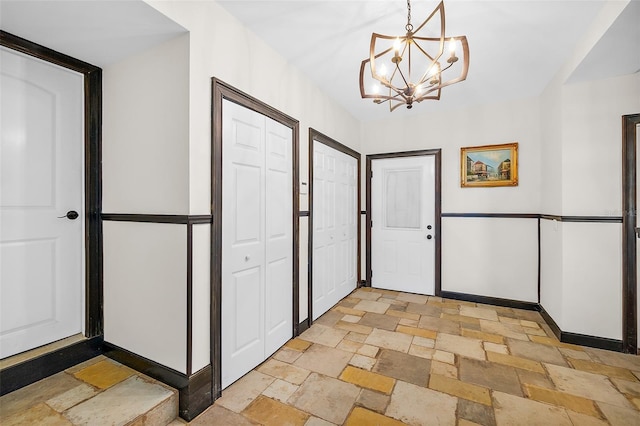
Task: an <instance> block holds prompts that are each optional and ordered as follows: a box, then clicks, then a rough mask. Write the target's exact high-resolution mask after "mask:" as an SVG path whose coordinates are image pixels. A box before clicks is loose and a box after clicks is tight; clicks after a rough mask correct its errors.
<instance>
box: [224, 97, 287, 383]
mask: <svg viewBox="0 0 640 426" xmlns="http://www.w3.org/2000/svg"><path fill="white" fill-rule="evenodd" d="M222 126H223V129H222V132H223V136H222V144H223V150H222V151H223V154H222V163H223V166H222V181H223V182H222V204H223V206H222V228H223V230H222V387H223V388H225V387H227V386H228V385H230V384H231V383H233V382H234V381H236V380H237V379H239V378H240V377H242V376H243V375H244V374H246V373H247V372H249V371H250V370H251V369H253V368H254V367H255V366H257V365H258V364H260V363H261V362H262V361H264V360H265V359H266V358H267V357H268V356H269V355H271V353H273V352H274V351H275V350H277V349H278V348H279V347H280V346H282V345H283V344H284V343H285V342H286V341H287V340H288V339H290V338H291V336H292V330H293V327H292V298H293V295H292V292H293V288H292V279H293V277H292V258H293V239H292V225H291V220H292V171H291V168H292V165H291V164H292V162H291V141H292V138H291V129H289V128H287V127H285V126H282V125H280V124H278V123H276V122H274V121H273V120H271V119H269V118H267V117H265V116H264V115H261V114H259V113H256V112H254V111H252V110H250V109H247V108H245V107H242V106H240V105H237V104H235V103H233V102H229V101H224V102H223V124H222Z"/></svg>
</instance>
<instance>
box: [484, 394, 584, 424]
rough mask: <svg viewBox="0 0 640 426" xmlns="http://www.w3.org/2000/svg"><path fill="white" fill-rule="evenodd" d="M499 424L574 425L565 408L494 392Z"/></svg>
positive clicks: (497, 422) (494, 403)
mask: <svg viewBox="0 0 640 426" xmlns="http://www.w3.org/2000/svg"><path fill="white" fill-rule="evenodd" d="M493 405H494V407H495V416H496V424H497V425H498V426H502V425H505V426H516V425H522V426H549V425H553V426H573V423H572V422H571V419H570V418H569V415H568V414H567V412H566V410H565V409H564V408H559V407H555V406H553V405H549V404H544V403H541V402H537V401H532V400H530V399H525V398H520V397H519V396H514V395H509V394H506V393H502V392H494V393H493Z"/></svg>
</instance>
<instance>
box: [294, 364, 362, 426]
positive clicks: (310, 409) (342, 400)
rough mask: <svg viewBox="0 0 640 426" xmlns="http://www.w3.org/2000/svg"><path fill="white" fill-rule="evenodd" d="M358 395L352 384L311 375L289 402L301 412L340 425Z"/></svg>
mask: <svg viewBox="0 0 640 426" xmlns="http://www.w3.org/2000/svg"><path fill="white" fill-rule="evenodd" d="M359 394H360V388H359V387H358V386H356V385H354V384H351V383H346V382H343V381H341V380H338V379H334V378H332V377H326V376H322V375H320V374H317V373H312V374H311V375H310V376H309V378H308V379H307V380H305V382H304V383H303V384H302V386H300V388H299V389H298V390H297V391H296V393H294V394H293V395H292V396H291V398H290V399H289V401H290V403H291V404H292V405H293V406H294V407H296V408H298V409H300V410H302V411H305V412H307V413H310V414H313V415H314V416H316V417H320V418H321V419H324V420H327V421H329V422H332V423H335V424H342V423H343V422H344V421H345V419H346V418H347V415H349V412H350V411H351V407H352V406H353V404H354V403H355V401H356V398H357V397H358V395H359Z"/></svg>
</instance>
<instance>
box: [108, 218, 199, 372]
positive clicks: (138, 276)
mask: <svg viewBox="0 0 640 426" xmlns="http://www.w3.org/2000/svg"><path fill="white" fill-rule="evenodd" d="M103 226H104V339H105V341H106V342H109V343H113V344H115V345H117V346H120V347H121V348H124V349H127V350H128V351H130V352H133V353H135V354H138V355H141V356H143V357H145V358H148V359H151V360H153V361H156V362H158V363H160V364H163V365H166V366H167V367H170V368H173V369H174V370H176V371H180V372H182V373H186V366H187V364H186V355H187V352H186V342H187V337H186V331H187V288H186V285H185V279H186V276H187V251H186V248H187V233H186V227H185V226H184V225H174V224H159V223H130V222H104V225H103Z"/></svg>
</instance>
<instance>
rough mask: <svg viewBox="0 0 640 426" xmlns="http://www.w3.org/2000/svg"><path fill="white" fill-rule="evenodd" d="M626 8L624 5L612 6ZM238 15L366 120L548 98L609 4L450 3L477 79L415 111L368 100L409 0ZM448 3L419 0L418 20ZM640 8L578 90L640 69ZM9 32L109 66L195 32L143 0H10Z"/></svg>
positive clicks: (451, 30) (2, 2)
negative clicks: (365, 71)
mask: <svg viewBox="0 0 640 426" xmlns="http://www.w3.org/2000/svg"><path fill="white" fill-rule="evenodd" d="M609 1H615V0H609ZM219 3H221V4H222V5H223V6H224V7H225V8H226V9H227V10H228V11H229V12H230V13H232V14H233V15H235V16H236V17H237V18H238V19H239V20H240V21H241V22H242V23H243V24H244V25H246V26H247V27H248V28H249V29H250V30H251V31H253V32H254V33H255V34H257V35H258V36H259V37H260V38H262V39H263V40H265V42H266V43H268V44H269V45H271V46H272V47H273V49H274V50H276V51H277V52H279V53H280V54H281V55H282V56H284V57H285V58H286V59H287V60H288V61H289V62H290V63H292V64H293V65H294V66H296V67H298V68H299V69H300V70H301V71H302V72H304V73H305V74H307V75H308V76H309V78H310V79H311V80H312V81H314V82H315V83H316V84H317V85H318V86H319V87H320V88H321V89H323V90H324V91H325V92H326V93H327V94H328V95H329V96H331V97H332V98H334V99H335V100H336V101H337V102H339V103H340V104H341V105H342V106H343V107H344V108H345V109H346V110H348V111H349V112H351V113H352V114H353V115H354V116H355V117H357V118H359V119H361V120H371V119H377V118H385V117H389V116H390V114H393V116H394V117H396V116H405V115H408V114H412V115H413V114H420V113H423V112H425V111H426V112H429V111H436V110H442V109H457V108H462V107H466V106H471V105H478V104H487V103H493V102H499V101H503V100H508V99H515V98H526V97H531V96H537V95H539V94H540V93H541V92H542V90H543V89H544V88H545V87H546V85H547V84H548V82H549V81H550V80H551V79H552V77H553V76H554V75H555V74H556V73H557V72H558V70H559V69H560V68H561V67H562V65H563V64H564V62H565V61H566V59H567V57H569V56H570V55H571V54H572V52H573V51H574V49H575V47H576V45H577V44H578V43H579V41H580V40H582V39H584V37H585V36H586V35H587V33H588V31H589V29H590V26H591V25H592V24H593V22H594V20H595V19H596V17H597V16H598V14H599V13H600V11H601V10H602V8H603V6H604V5H605V3H607V0H585V1H581V0H447V1H446V3H445V8H446V18H447V23H446V25H447V35H449V36H450V35H466V36H467V37H468V40H469V48H470V66H469V75H468V77H467V80H466V81H464V82H461V83H458V84H455V85H453V86H450V87H447V88H445V89H443V91H442V97H441V100H440V101H425V102H422V103H421V104H418V105H416V106H415V107H414V108H413V109H412V110H410V111H409V110H406V109H405V108H399V109H397V110H396V111H394V112H393V113H390V112H389V110H388V108H387V107H386V105H385V106H381V105H375V104H373V103H372V102H371V100H363V99H361V98H360V92H359V86H358V73H359V69H360V63H361V61H362V60H363V59H365V57H366V56H367V55H368V46H369V42H370V38H371V33H372V32H374V31H375V32H377V33H382V34H387V35H398V34H402V33H403V32H404V25H405V24H406V0H323V1H317V0H280V1H272V0H233V1H231V0H219ZM437 3H438V2H437V0H413V1H412V17H413V19H412V21H413V23H414V24H415V25H417V24H419V23H420V22H421V21H422V20H423V19H424V18H426V17H427V16H428V14H429V13H430V12H431V10H433V8H434V7H435V6H436V5H437ZM638 22H640V1H639V0H632V1H631V3H630V4H629V5H628V6H627V7H626V9H625V10H624V12H623V13H622V14H621V15H620V16H619V17H618V19H617V20H616V22H615V23H614V24H613V25H612V26H611V28H610V29H609V31H608V32H607V33H606V34H605V36H604V37H603V38H602V39H600V41H599V42H598V43H597V44H596V45H595V47H594V48H593V50H592V51H591V52H590V53H589V54H588V55H587V57H586V58H585V60H584V61H583V62H582V63H581V64H580V65H579V66H578V68H577V69H576V70H575V72H574V73H573V75H572V76H571V77H570V80H569V82H577V81H583V80H589V79H597V78H604V77H610V76H615V75H621V74H628V73H631V72H637V71H638V69H640V25H638ZM0 28H1V29H2V30H4V31H7V32H10V33H13V34H15V35H18V36H20V37H23V38H26V39H28V40H31V41H34V42H36V43H39V44H43V45H46V46H47V47H50V48H53V49H54V50H58V51H60V52H62V53H65V54H68V55H71V56H73V57H76V58H80V59H83V60H84V61H86V62H90V63H93V64H95V65H97V66H101V67H104V66H106V65H108V64H111V63H114V62H117V61H119V60H121V59H123V58H125V57H127V56H129V55H132V54H135V53H137V52H140V51H143V50H146V49H148V48H150V47H151V46H153V45H155V44H158V43H161V42H163V41H165V40H168V39H170V38H173V37H175V36H176V35H178V34H181V33H184V32H186V30H185V29H184V28H183V27H181V26H180V25H178V24H176V23H175V22H173V21H172V20H170V19H169V18H167V17H165V16H164V15H162V14H161V13H159V12H158V11H156V10H155V9H154V8H152V7H151V6H149V5H147V4H146V3H144V2H143V1H141V0H82V1H78V0H0Z"/></svg>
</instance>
